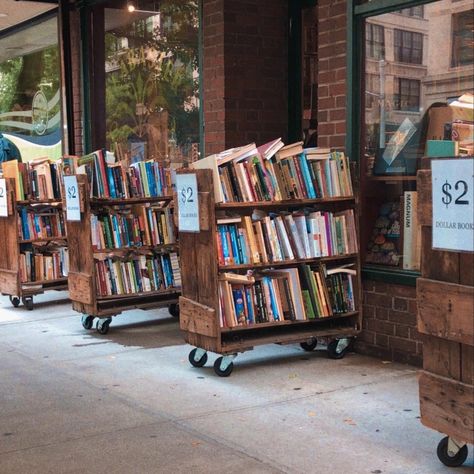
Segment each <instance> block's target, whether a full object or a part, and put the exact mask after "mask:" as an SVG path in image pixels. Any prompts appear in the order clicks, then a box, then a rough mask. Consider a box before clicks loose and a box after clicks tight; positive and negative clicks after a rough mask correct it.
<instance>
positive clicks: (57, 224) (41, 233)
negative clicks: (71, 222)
mask: <svg viewBox="0 0 474 474" xmlns="http://www.w3.org/2000/svg"><path fill="white" fill-rule="evenodd" d="M18 212H19V216H18V228H19V233H20V239H21V240H40V239H46V238H51V237H57V238H58V239H64V238H65V235H66V230H65V229H66V228H65V225H64V217H63V212H62V210H61V209H57V208H42V209H41V210H33V209H31V208H30V207H26V206H21V207H19V211H18Z"/></svg>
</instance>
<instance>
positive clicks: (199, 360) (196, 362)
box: [188, 348, 207, 367]
mask: <svg viewBox="0 0 474 474" xmlns="http://www.w3.org/2000/svg"><path fill="white" fill-rule="evenodd" d="M188 359H189V363H190V364H191V365H192V366H193V367H203V366H205V365H206V362H207V352H206V351H205V350H204V349H198V348H194V349H193V350H192V351H191V352H190V353H189V356H188Z"/></svg>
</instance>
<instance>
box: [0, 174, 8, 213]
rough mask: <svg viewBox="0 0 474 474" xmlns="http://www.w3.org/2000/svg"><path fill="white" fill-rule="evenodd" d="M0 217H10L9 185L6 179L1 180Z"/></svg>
mask: <svg viewBox="0 0 474 474" xmlns="http://www.w3.org/2000/svg"><path fill="white" fill-rule="evenodd" d="M0 216H1V217H8V199H7V183H6V181H5V178H2V179H0Z"/></svg>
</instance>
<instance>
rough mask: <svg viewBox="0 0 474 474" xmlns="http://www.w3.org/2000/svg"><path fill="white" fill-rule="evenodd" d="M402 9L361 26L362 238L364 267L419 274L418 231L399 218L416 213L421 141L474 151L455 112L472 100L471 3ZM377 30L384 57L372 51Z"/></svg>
mask: <svg viewBox="0 0 474 474" xmlns="http://www.w3.org/2000/svg"><path fill="white" fill-rule="evenodd" d="M406 10H407V9H405V10H403V13H404V14H403V15H400V14H399V13H398V10H397V12H395V11H394V12H393V13H385V14H383V15H377V16H375V17H373V18H368V19H367V20H366V22H365V29H366V33H365V35H366V36H365V37H366V53H365V64H364V69H365V75H364V77H363V80H362V84H363V87H364V88H363V93H364V102H365V107H364V109H363V125H362V127H363V128H362V134H361V138H362V142H363V145H362V147H363V148H362V154H363V157H362V160H361V162H362V166H361V169H362V170H363V173H362V180H361V184H362V186H361V189H362V195H361V199H362V201H363V204H362V206H363V209H364V213H363V216H362V219H363V222H362V224H361V237H362V239H361V240H362V246H363V248H364V249H365V253H364V261H365V263H366V264H372V265H383V266H390V267H398V268H401V269H405V270H415V271H417V270H419V266H420V260H419V257H418V253H417V252H416V247H417V242H418V237H419V232H418V229H411V230H410V229H409V227H408V225H407V221H406V220H405V219H404V217H405V216H406V215H407V214H408V212H412V213H416V199H417V195H416V172H417V169H418V168H419V165H420V161H421V158H422V157H423V156H425V154H426V153H427V149H428V147H427V141H428V140H442V141H443V143H440V144H439V145H440V146H439V148H442V146H448V147H450V148H451V149H452V150H453V153H452V154H455V153H456V152H455V150H456V148H458V149H459V150H460V152H461V153H463V154H468V153H470V154H473V153H474V124H473V122H472V121H471V122H469V121H467V120H469V119H468V118H466V117H469V114H466V110H464V111H463V110H462V108H460V107H455V106H454V105H455V104H457V105H459V104H463V103H469V100H471V101H472V95H470V94H473V92H474V77H473V74H472V63H473V56H472V54H473V53H472V40H473V38H472V28H473V24H472V13H473V10H472V0H459V1H456V2H452V0H438V1H435V2H431V3H427V4H425V5H424V14H423V18H422V15H421V12H420V11H418V12H415V11H410V12H407V11H406ZM407 15H409V16H410V18H409V19H407V17H406V16H407ZM470 21H471V23H470ZM374 26H377V28H374ZM451 27H452V28H451ZM381 28H383V31H384V39H385V42H384V51H385V54H384V57H383V58H381V57H380V56H377V54H375V53H374V48H373V40H374V37H377V33H375V31H380V29H381ZM379 37H380V36H379ZM369 40H370V41H369ZM468 45H469V48H468V47H467V46H468ZM468 50H469V51H468ZM452 65H456V69H452ZM450 104H451V105H450ZM471 116H472V115H471ZM444 142H447V143H444ZM456 142H457V143H456ZM437 143H438V142H432V143H430V145H431V146H430V148H429V149H430V151H431V150H433V149H435V150H436V145H437ZM410 206H411V207H410Z"/></svg>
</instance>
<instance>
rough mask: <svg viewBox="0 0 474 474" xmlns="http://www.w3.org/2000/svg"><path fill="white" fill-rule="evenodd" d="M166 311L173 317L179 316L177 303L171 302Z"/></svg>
mask: <svg viewBox="0 0 474 474" xmlns="http://www.w3.org/2000/svg"><path fill="white" fill-rule="evenodd" d="M168 311H169V313H170V314H171V316H173V318H179V304H178V303H171V304H170V305H169V306H168Z"/></svg>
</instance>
